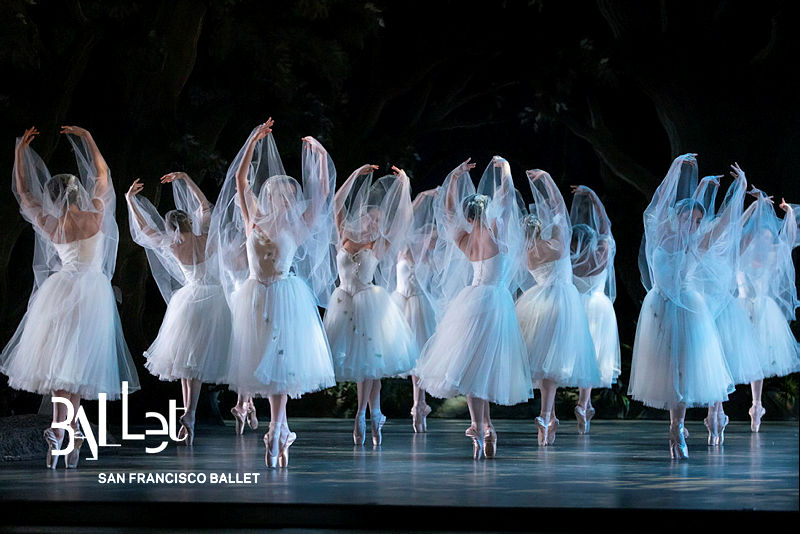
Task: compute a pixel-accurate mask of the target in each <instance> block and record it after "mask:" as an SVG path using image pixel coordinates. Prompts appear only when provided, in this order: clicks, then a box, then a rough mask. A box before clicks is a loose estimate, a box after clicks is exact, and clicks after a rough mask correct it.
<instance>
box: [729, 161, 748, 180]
mask: <svg viewBox="0 0 800 534" xmlns="http://www.w3.org/2000/svg"><path fill="white" fill-rule="evenodd" d="M731 169H733V170H732V171H731V176H733V177H734V178H739V177H740V176H741V177H742V178H746V176H745V174H744V171H743V170H742V168H741V167H739V164H738V163H736V162H734V163H733V165H731Z"/></svg>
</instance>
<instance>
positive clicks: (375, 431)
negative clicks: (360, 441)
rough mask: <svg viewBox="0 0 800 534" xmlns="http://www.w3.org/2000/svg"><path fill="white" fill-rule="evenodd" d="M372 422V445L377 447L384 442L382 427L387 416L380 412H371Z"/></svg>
mask: <svg viewBox="0 0 800 534" xmlns="http://www.w3.org/2000/svg"><path fill="white" fill-rule="evenodd" d="M370 423H372V445H373V446H375V447H377V446H379V445H380V444H381V443H382V442H383V435H382V434H381V429H382V428H383V425H384V424H386V416H385V415H383V414H382V413H380V412H378V413H376V414H375V415H373V414H370Z"/></svg>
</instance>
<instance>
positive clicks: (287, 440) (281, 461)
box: [278, 424, 297, 467]
mask: <svg viewBox="0 0 800 534" xmlns="http://www.w3.org/2000/svg"><path fill="white" fill-rule="evenodd" d="M296 439H297V434H295V433H294V432H290V431H289V426H288V425H286V424H284V425H281V447H280V450H279V453H278V466H280V467H288V466H289V447H291V446H292V443H294V441H295V440H296Z"/></svg>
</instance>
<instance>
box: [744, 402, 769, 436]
mask: <svg viewBox="0 0 800 534" xmlns="http://www.w3.org/2000/svg"><path fill="white" fill-rule="evenodd" d="M747 413H749V414H750V431H751V432H758V431H759V430H761V418H762V417H764V414H765V413H767V410H765V409H764V407H763V406H761V403H760V402H759V403H755V402H754V403H753V405H752V406H751V407H750V410H749V411H748V412H747Z"/></svg>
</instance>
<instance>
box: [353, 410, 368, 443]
mask: <svg viewBox="0 0 800 534" xmlns="http://www.w3.org/2000/svg"><path fill="white" fill-rule="evenodd" d="M366 435H367V416H366V414H363V413H362V414H360V415H358V414H356V422H355V424H354V425H353V443H355V444H356V445H364V439H365V438H366Z"/></svg>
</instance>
